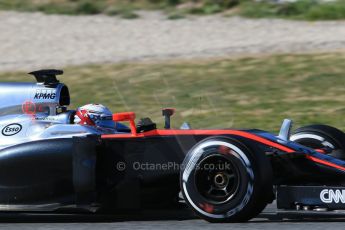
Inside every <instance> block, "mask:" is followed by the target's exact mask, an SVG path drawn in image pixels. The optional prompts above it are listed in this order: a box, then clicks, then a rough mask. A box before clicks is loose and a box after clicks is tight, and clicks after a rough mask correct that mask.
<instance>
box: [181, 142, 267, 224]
mask: <svg viewBox="0 0 345 230" xmlns="http://www.w3.org/2000/svg"><path fill="white" fill-rule="evenodd" d="M253 150H254V149H253V148H251V147H250V146H249V145H248V144H247V145H245V144H243V143H241V142H239V141H237V140H234V139H230V138H225V137H212V138H208V139H205V140H203V141H201V142H199V143H198V144H196V145H195V146H194V147H193V148H192V149H191V150H190V151H189V152H188V154H187V156H186V158H185V160H184V162H183V166H184V167H183V168H182V170H181V175H180V183H181V190H182V194H183V197H184V199H185V201H186V203H187V204H188V205H189V207H191V208H192V209H193V210H194V211H195V213H196V214H197V215H199V216H200V217H201V218H203V219H205V220H207V221H209V222H244V221H247V220H249V219H251V218H253V217H256V216H257V215H258V214H259V213H260V212H261V211H262V210H263V209H264V208H265V207H266V205H267V203H268V202H270V201H272V199H273V192H272V169H271V165H270V162H269V160H268V159H267V157H266V156H265V154H264V153H263V152H261V151H259V150H258V149H256V151H253Z"/></svg>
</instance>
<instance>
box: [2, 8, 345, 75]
mask: <svg viewBox="0 0 345 230" xmlns="http://www.w3.org/2000/svg"><path fill="white" fill-rule="evenodd" d="M139 13H140V18H139V19H134V20H128V19H121V18H118V17H108V16H104V15H97V16H63V15H44V14H42V13H18V12H5V11H2V12H0V71H13V70H24V71H29V70H32V69H35V68H48V67H49V68H50V67H56V68H59V67H60V68H61V67H63V66H66V65H80V64H86V63H105V62H106V63H116V62H123V61H141V60H162V59H181V58H187V59H189V58H210V57H223V56H227V57H237V56H248V55H249V56H250V55H261V54H276V53H304V52H334V51H336V52H338V51H341V52H342V51H345V21H337V22H335V21H330V22H301V21H287V20H279V19H255V20H254V19H244V18H239V17H224V16H221V15H214V16H203V17H188V18H184V19H179V20H168V19H166V16H164V15H163V14H161V13H159V12H139Z"/></svg>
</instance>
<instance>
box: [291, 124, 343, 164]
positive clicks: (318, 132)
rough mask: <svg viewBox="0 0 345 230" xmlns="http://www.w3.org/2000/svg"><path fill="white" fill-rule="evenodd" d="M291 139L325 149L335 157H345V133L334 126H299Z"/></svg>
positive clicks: (313, 147)
mask: <svg viewBox="0 0 345 230" xmlns="http://www.w3.org/2000/svg"><path fill="white" fill-rule="evenodd" d="M290 140H291V141H294V142H296V143H299V144H301V145H304V146H306V147H309V148H312V149H316V150H325V151H326V153H328V154H329V155H331V156H333V157H335V158H339V159H345V134H344V133H343V132H342V131H340V130H339V129H337V128H334V127H332V126H328V125H308V126H304V127H301V128H298V129H297V130H296V131H295V132H294V133H293V134H292V135H291V137H290Z"/></svg>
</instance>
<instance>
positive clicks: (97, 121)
mask: <svg viewBox="0 0 345 230" xmlns="http://www.w3.org/2000/svg"><path fill="white" fill-rule="evenodd" d="M74 123H75V124H80V125H90V126H96V127H100V128H108V129H115V128H116V127H115V122H114V121H113V114H112V112H111V111H110V110H109V109H108V108H107V107H105V106H104V105H101V104H87V105H84V106H82V107H79V108H78V109H77V111H76V114H75V116H74Z"/></svg>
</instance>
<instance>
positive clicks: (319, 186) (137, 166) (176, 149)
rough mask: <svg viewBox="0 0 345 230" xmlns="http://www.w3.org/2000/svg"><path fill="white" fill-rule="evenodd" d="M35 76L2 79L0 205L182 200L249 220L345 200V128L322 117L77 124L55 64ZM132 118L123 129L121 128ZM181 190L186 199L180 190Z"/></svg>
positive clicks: (147, 205) (119, 207)
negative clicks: (239, 125) (269, 128)
mask: <svg viewBox="0 0 345 230" xmlns="http://www.w3.org/2000/svg"><path fill="white" fill-rule="evenodd" d="M31 74H33V75H34V76H35V77H36V80H37V83H1V84H0V99H1V105H0V130H1V134H0V210H2V211H50V212H53V211H66V210H68V211H69V212H70V211H75V212H79V211H80V210H83V211H90V212H101V213H103V212H106V213H114V214H117V213H122V212H136V211H138V213H140V211H141V210H147V209H155V210H161V209H172V208H179V207H181V206H182V207H184V203H186V204H187V206H188V207H189V208H190V209H192V210H193V211H194V212H195V213H196V214H197V215H199V216H200V217H202V218H204V219H206V220H208V221H210V222H238V221H247V220H249V219H251V218H253V217H255V216H257V215H258V214H259V213H260V212H261V211H262V210H263V209H264V208H265V206H266V205H267V204H268V203H271V202H272V201H273V200H277V208H278V209H283V210H299V209H301V210H324V211H332V210H338V209H345V153H344V149H345V135H344V133H343V132H341V131H339V130H337V129H335V128H332V127H329V126H325V125H314V126H307V127H302V128H300V129H297V130H296V132H295V133H294V134H292V135H290V130H291V121H290V120H285V121H284V122H283V125H282V127H281V131H280V133H279V135H275V134H271V133H269V132H265V131H262V130H257V129H252V130H231V129H220V130H193V129H190V127H189V126H188V125H186V124H185V125H184V126H183V127H182V128H183V129H170V117H171V116H172V115H173V112H174V110H173V109H164V110H163V115H164V116H165V129H156V125H155V124H154V123H153V122H152V121H151V120H150V119H149V118H144V119H141V120H140V121H139V122H138V124H135V114H134V113H133V112H126V113H116V114H113V116H112V119H113V121H114V122H116V123H120V122H129V127H127V126H124V125H122V128H121V129H118V130H116V132H114V133H111V134H109V133H102V131H100V130H99V129H96V128H95V127H93V126H90V125H87V124H86V125H82V124H74V119H73V117H74V114H75V111H73V110H67V106H68V105H69V103H70V96H69V90H68V88H67V86H66V85H64V84H62V83H60V82H59V81H58V80H57V78H56V75H59V74H62V71H58V70H41V71H35V72H32V73H31ZM123 127H125V128H123ZM180 192H182V197H183V199H182V204H181V199H179V194H180Z"/></svg>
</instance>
